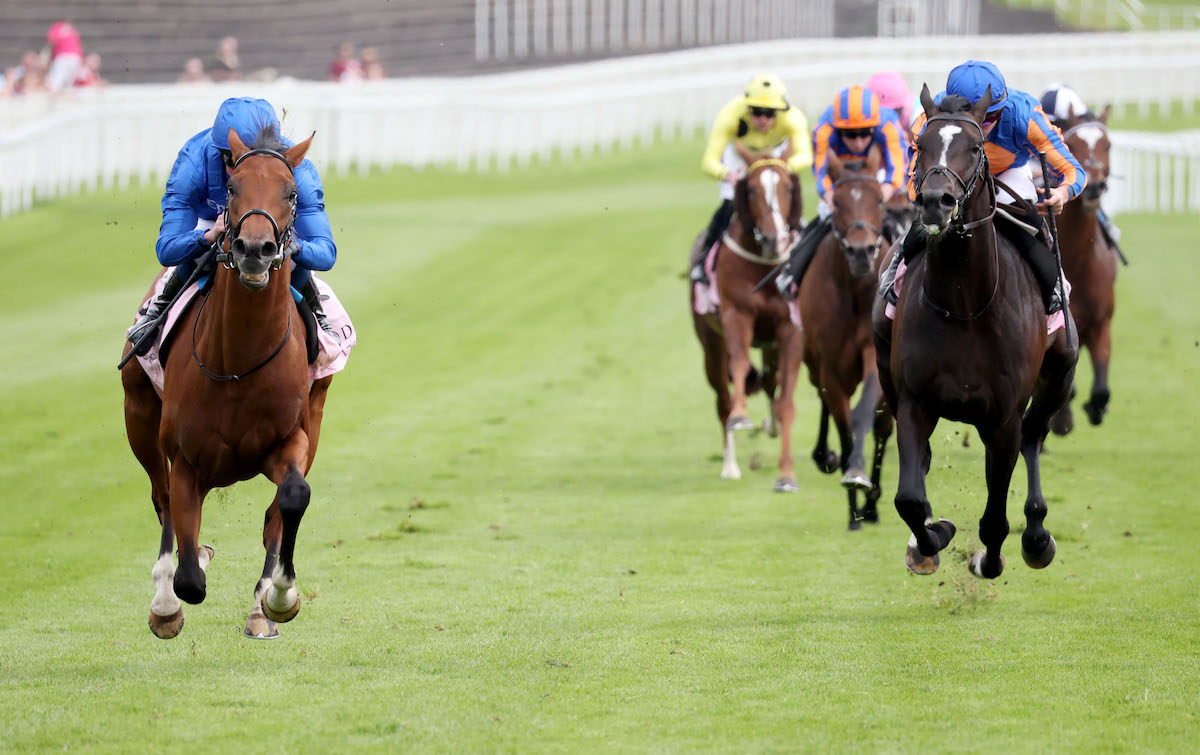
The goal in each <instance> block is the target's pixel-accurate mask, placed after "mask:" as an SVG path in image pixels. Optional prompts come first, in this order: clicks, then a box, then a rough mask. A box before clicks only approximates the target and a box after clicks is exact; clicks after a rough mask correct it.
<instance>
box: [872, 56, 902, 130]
mask: <svg viewBox="0 0 1200 755" xmlns="http://www.w3.org/2000/svg"><path fill="white" fill-rule="evenodd" d="M867 89H870V90H871V91H872V92H874V93H875V94H876V95H877V96H878V97H879V104H880V105H883V106H884V107H886V108H891V109H892V110H895V111H896V114H897V115H899V116H900V125H901V126H903V127H904V130H905V135H906V136H907V134H908V128H909V126H911V125H912V112H913V96H912V94H910V93H909V91H908V84H907V83H905V81H904V77H903V76H901V75H900V74H899V73H896V72H895V71H880V72H879V73H877V74H875V75H874V76H872V77H871V78H870V79H869V80H867Z"/></svg>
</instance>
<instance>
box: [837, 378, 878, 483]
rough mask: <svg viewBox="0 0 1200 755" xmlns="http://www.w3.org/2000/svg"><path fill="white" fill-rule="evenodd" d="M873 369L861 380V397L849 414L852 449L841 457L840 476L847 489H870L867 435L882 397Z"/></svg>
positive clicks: (843, 449) (844, 449)
mask: <svg viewBox="0 0 1200 755" xmlns="http://www.w3.org/2000/svg"><path fill="white" fill-rule="evenodd" d="M874 368H875V365H874V364H871V370H870V371H869V372H868V373H867V375H866V377H865V378H864V379H863V384H862V386H863V387H862V395H861V396H860V397H859V399H858V404H857V405H855V407H854V411H853V412H851V413H850V432H851V438H852V442H853V447H852V448H851V449H850V452H849V454H848V455H846V456H843V468H844V469H845V470H846V472H845V474H844V475H842V485H844V486H846V487H847V488H858V489H860V490H870V489H871V482H870V480H868V479H867V471H866V466H867V462H866V458H865V457H866V449H867V433H869V432H870V431H871V425H872V424H874V422H875V409H876V408H877V407H878V406H879V400H880V399H881V398H882V396H883V390H882V389H881V388H880V387H879V377H878V375H876V374H875V369H874ZM839 429H840V428H839ZM842 451H843V453H845V451H846V448H845V447H843V448H842Z"/></svg>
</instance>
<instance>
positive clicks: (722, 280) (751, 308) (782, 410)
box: [691, 158, 804, 493]
mask: <svg viewBox="0 0 1200 755" xmlns="http://www.w3.org/2000/svg"><path fill="white" fill-rule="evenodd" d="M733 205H734V216H733V220H732V221H731V223H730V226H729V229H728V230H727V231H726V232H725V234H724V235H723V236H722V237H721V241H720V249H719V251H718V255H717V262H716V267H715V270H714V272H715V275H714V277H713V281H712V285H714V286H716V289H717V292H718V295H719V298H720V308H719V312H717V313H712V314H705V315H700V314H696V302H695V296H696V287H695V286H693V287H692V292H691V296H692V318H693V324H694V326H695V329H696V336H697V337H698V338H699V339H700V344H701V346H703V347H704V367H705V374H706V375H707V376H708V382H709V385H711V386H712V388H713V391H715V392H716V394H717V419H718V420H719V421H720V423H721V432H722V434H723V438H724V450H725V453H724V465H723V467H722V469H721V477H723V478H727V479H739V478H740V477H741V476H742V474H741V470H740V469H739V468H738V464H737V456H736V453H735V448H734V439H733V436H734V432H735V431H738V430H750V429H754V423H753V422H751V421H750V418H749V416H748V415H747V411H746V396H747V394H748V393H750V392H752V391H753V390H754V389H756V388H757V387H759V385H762V386H764V387H765V388H766V390H767V393H768V395H769V396H770V397H771V404H772V407H771V418H770V422H769V423H768V427H774V428H776V429H777V432H778V433H779V434H780V436H781V450H780V456H779V477H778V479H776V481H775V490H776V492H780V493H794V492H797V491H799V489H800V487H799V485H797V483H796V476H795V469H794V464H793V460H792V442H791V430H792V420H793V418H794V416H795V406H794V403H793V401H794V393H795V389H796V378H797V377H798V375H799V373H800V365H801V358H802V356H803V351H804V342H803V340H802V337H801V334H800V330H799V328H797V327H796V326H795V325H793V324H792V321H791V317H790V314H789V311H788V302H787V300H786V299H784V298H783V295H782V294H780V293H779V292H778V291H777V290H776V289H775V287H774V286H772V285H765V286H761V287H759V288H758V289H757V290H755V286H756V284H757V283H759V281H761V280H762V279H763V278H764V277H765V276H766V275H767V274H769V273H770V272H771V270H772V268H774V267H776V266H777V265H779V264H780V263H781V262H783V261H784V260H785V259H787V255H788V251H789V249H790V247H791V245H792V243H793V241H794V240H795V239H794V236H795V232H794V230H793V228H792V226H793V225H794V224H797V223H796V219H797V218H799V217H800V187H799V186H798V185H793V180H792V178H791V176H790V175H789V174H788V172H787V163H786V162H785V161H784V160H781V159H778V158H766V159H762V160H757V161H755V162H753V163H751V164H750V166H749V170H748V171H747V173H746V177H745V178H743V179H741V180H740V181H738V183H737V184H736V186H735V187H734V196H733ZM705 253H707V250H700V249H696V247H695V245H693V252H692V254H693V258H695V257H696V256H697V255H703V254H705ZM751 347H755V348H759V349H761V350H762V359H763V369H762V375H761V377H760V376H758V375H757V374H755V372H754V370H753V368H752V366H751V364H750V349H751ZM730 382H732V383H733V391H732V394H731V392H730V388H729V385H730ZM776 390H778V395H776Z"/></svg>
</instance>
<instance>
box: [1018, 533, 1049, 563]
mask: <svg viewBox="0 0 1200 755" xmlns="http://www.w3.org/2000/svg"><path fill="white" fill-rule="evenodd" d="M1055 553H1058V543H1056V542H1054V536H1053V535H1050V542H1049V543H1048V544H1047V545H1046V547H1045V548H1043V549H1042V552H1041V553H1039V554H1038V555H1036V556H1035V555H1032V554H1030V553H1029V551H1027V550H1025V539H1024V538H1021V558H1023V559H1025V563H1026V564H1028V565H1029V568H1031V569H1045V568H1046V567H1047V566H1049V565H1050V562H1051V561H1053V560H1054V554H1055Z"/></svg>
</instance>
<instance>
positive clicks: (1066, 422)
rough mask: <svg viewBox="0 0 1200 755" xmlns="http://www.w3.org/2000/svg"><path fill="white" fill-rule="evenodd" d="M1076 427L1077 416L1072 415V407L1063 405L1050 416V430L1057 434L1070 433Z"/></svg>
mask: <svg viewBox="0 0 1200 755" xmlns="http://www.w3.org/2000/svg"><path fill="white" fill-rule="evenodd" d="M1074 429H1075V417H1074V416H1072V415H1071V409H1070V407H1063V408H1062V409H1060V410H1059V411H1058V414H1055V415H1054V416H1053V417H1051V418H1050V430H1051V432H1053V433H1054V434H1055V435H1068V434H1070V432H1071V431H1072V430H1074Z"/></svg>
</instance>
